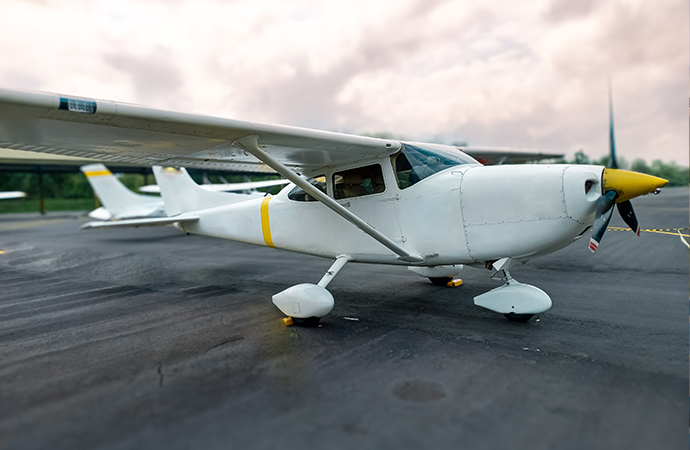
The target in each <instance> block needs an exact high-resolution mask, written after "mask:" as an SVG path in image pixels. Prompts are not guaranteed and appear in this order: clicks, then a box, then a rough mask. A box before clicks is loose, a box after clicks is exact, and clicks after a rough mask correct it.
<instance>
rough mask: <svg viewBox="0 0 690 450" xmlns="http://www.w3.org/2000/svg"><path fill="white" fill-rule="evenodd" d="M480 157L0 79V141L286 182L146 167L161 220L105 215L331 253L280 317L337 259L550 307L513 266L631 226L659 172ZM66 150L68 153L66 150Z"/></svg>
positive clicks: (300, 317) (321, 305) (287, 297)
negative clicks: (481, 282)
mask: <svg viewBox="0 0 690 450" xmlns="http://www.w3.org/2000/svg"><path fill="white" fill-rule="evenodd" d="M612 131H613V130H612V128H611V150H610V151H611V160H612V162H613V163H614V165H613V167H614V168H605V167H602V166H589V165H566V164H563V165H544V164H535V165H529V164H524V165H514V166H505V165H499V166H483V165H481V164H480V163H478V162H477V161H476V160H475V159H473V158H472V157H470V156H468V155H467V154H466V153H464V152H462V151H460V150H458V149H457V148H455V147H451V146H446V145H438V144H426V143H415V142H402V141H397V140H390V139H377V138H369V137H362V136H352V135H344V134H338V133H331V132H326V131H317V130H308V129H301V128H295V127H287V126H279V125H262V124H256V123H251V122H241V121H236V120H229V119H222V118H214V117H205V116H199V115H192V114H185V113H177V112H169V111H159V110H155V109H151V108H146V107H141V106H135V105H130V104H126V103H115V102H110V101H101V100H98V101H96V100H92V99H84V98H76V97H69V96H63V95H57V94H49V93H36V92H23V91H9V90H0V146H2V147H6V148H16V149H21V150H32V151H40V152H47V153H58V154H60V153H69V154H72V155H75V156H86V157H97V158H101V159H102V158H112V159H113V160H118V161H133V162H138V163H141V162H147V163H149V164H152V165H153V164H160V165H165V166H187V167H201V168H204V167H223V166H230V167H236V166H238V165H240V166H242V167H243V168H244V169H245V170H246V169H249V168H251V167H255V168H256V169H257V170H262V169H261V167H263V165H262V163H263V164H265V165H267V166H269V167H270V168H272V169H273V170H274V171H276V172H278V173H279V174H281V175H283V176H284V177H285V178H287V179H289V180H290V181H291V182H292V183H293V184H291V185H288V186H287V187H286V188H285V189H283V190H282V191H281V192H280V193H279V194H278V195H275V196H266V197H263V198H250V199H246V197H245V201H237V202H234V203H233V202H232V201H231V200H230V199H229V198H228V197H227V196H229V195H232V194H221V193H218V192H209V191H207V190H204V189H203V188H201V187H200V186H199V185H197V184H196V183H194V182H193V180H192V179H191V178H190V177H189V176H188V175H187V173H186V171H185V170H184V169H162V168H160V167H154V174H155V176H156V180H157V182H158V185H159V186H160V187H161V195H162V197H163V200H164V202H165V209H166V211H167V213H168V214H169V215H170V216H171V217H165V218H144V219H133V220H123V221H120V222H112V223H111V222H106V223H103V224H102V226H153V225H165V224H174V225H175V226H177V227H178V228H180V229H182V230H184V231H186V232H187V233H198V234H204V235H208V236H216V237H220V238H225V239H235V240H240V241H244V242H249V243H254V244H258V245H265V246H268V247H277V248H282V249H285V250H291V251H296V252H301V253H306V254H311V255H317V256H322V257H324V258H329V259H331V260H333V261H334V262H333V265H332V266H331V268H330V269H329V270H328V271H327V272H326V274H324V276H323V277H322V278H321V280H320V281H319V282H318V283H317V284H298V285H295V286H292V287H290V288H288V289H285V290H284V291H282V292H280V293H278V294H276V295H274V296H273V302H274V304H275V305H276V306H277V307H278V308H279V309H280V310H281V311H282V312H283V313H284V314H286V315H287V316H289V317H288V318H289V320H294V321H296V322H301V323H303V324H307V325H309V324H314V323H316V322H317V321H318V320H319V318H320V317H323V316H324V315H326V314H328V313H329V312H330V311H331V310H332V308H333V306H334V299H333V296H332V295H331V293H330V292H329V291H328V290H327V289H326V287H327V286H328V284H329V283H330V281H331V280H332V279H333V277H335V276H336V274H337V273H338V272H339V271H340V270H341V269H342V268H343V267H344V266H345V265H346V264H347V263H348V262H359V263H372V264H393V265H401V266H407V267H408V268H410V270H412V271H413V272H415V273H417V274H419V275H422V276H424V277H429V278H430V279H431V280H432V282H435V283H438V282H441V281H442V282H444V283H445V282H448V281H451V282H452V281H453V280H452V277H455V276H456V275H457V274H459V272H460V271H461V270H462V268H463V265H469V266H471V267H476V268H481V269H488V270H489V271H490V272H491V274H492V276H493V275H499V276H500V277H501V278H502V279H503V280H504V281H505V284H504V285H503V286H501V287H498V288H496V289H494V290H492V291H490V292H487V293H485V294H482V295H479V296H477V297H475V298H474V301H475V304H477V305H479V306H482V307H484V308H487V309H490V310H492V311H495V312H498V313H502V314H505V315H506V317H508V318H509V319H510V320H515V321H526V320H529V318H531V317H532V315H533V314H538V313H542V312H544V311H547V310H548V309H549V308H550V307H551V299H550V297H549V296H548V295H547V294H546V293H545V292H544V291H542V290H540V289H539V288H536V287H534V286H530V285H526V284H522V283H519V282H517V281H516V280H515V279H514V278H512V276H511V275H510V273H509V270H510V269H512V268H513V267H519V265H520V264H521V263H526V262H527V261H529V260H531V259H533V258H536V257H538V256H541V255H546V254H549V253H552V252H554V251H556V250H558V249H561V248H563V247H565V246H567V245H569V244H571V243H572V242H575V241H577V240H578V239H580V238H581V237H582V236H583V235H585V233H586V232H587V231H589V230H590V229H591V230H592V232H593V235H592V237H591V239H590V245H589V247H590V250H591V251H595V250H596V249H597V247H598V245H599V242H601V238H602V236H603V234H604V232H605V230H606V227H607V225H608V223H609V220H610V219H611V215H612V213H613V206H614V205H617V207H618V210H619V212H620V213H621V216H622V217H623V219H624V220H625V222H626V223H627V224H628V225H629V226H630V228H631V229H632V230H633V231H639V224H638V221H637V218H636V217H635V213H634V211H633V209H632V204H631V202H630V199H632V198H634V197H637V196H639V195H644V194H647V193H650V192H654V191H656V190H657V189H658V188H659V187H661V186H664V185H665V184H666V183H667V181H666V180H663V179H661V178H657V177H653V176H649V175H644V174H641V173H636V172H629V171H625V170H618V169H616V168H615V167H616V166H615V151H614V150H615V149H614V144H613V133H612ZM65 149H69V150H65Z"/></svg>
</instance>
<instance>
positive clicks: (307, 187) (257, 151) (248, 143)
mask: <svg viewBox="0 0 690 450" xmlns="http://www.w3.org/2000/svg"><path fill="white" fill-rule="evenodd" d="M232 145H235V146H238V147H240V148H242V149H243V150H246V151H247V152H249V153H251V154H252V155H254V156H256V157H257V158H259V159H260V160H261V161H263V162H264V163H265V164H266V165H267V166H269V167H270V168H271V169H273V170H275V171H276V172H278V173H279V174H281V175H282V176H284V177H285V178H287V179H288V180H290V181H292V182H293V183H295V184H296V185H297V186H299V187H300V188H302V189H303V190H304V192H306V193H307V194H309V195H311V196H312V197H314V198H315V199H317V200H318V201H320V202H321V203H323V204H324V205H326V206H327V207H328V208H330V209H332V210H333V211H334V212H335V213H336V214H338V215H340V216H341V217H343V218H344V219H345V220H347V221H348V222H350V223H352V224H353V225H354V226H356V227H357V228H359V229H360V230H362V231H363V232H365V233H366V234H368V235H369V236H371V237H372V238H374V239H375V240H377V241H378V242H380V243H381V244H383V245H384V246H385V247H387V248H388V249H390V250H391V251H392V252H393V253H395V254H396V255H398V259H399V260H400V261H405V262H410V263H417V264H419V263H423V262H425V261H426V258H425V257H424V256H422V255H420V254H418V253H414V254H413V253H409V252H408V251H406V250H405V249H404V248H402V247H401V246H399V245H398V244H396V243H395V242H393V241H392V240H391V239H389V238H388V237H386V236H385V235H383V234H382V233H380V232H379V231H378V230H376V228H374V227H372V226H371V225H369V224H368V223H366V222H365V221H364V220H362V219H360V218H359V217H357V216H356V215H354V214H353V213H352V212H350V210H348V209H347V208H345V207H344V206H343V205H341V204H340V203H338V202H336V201H335V200H333V199H332V198H331V197H329V196H328V195H326V194H324V193H323V192H321V191H320V190H319V189H317V188H315V187H314V186H312V185H311V184H310V183H308V182H307V181H306V180H305V179H304V178H302V177H300V176H299V175H297V174H296V173H295V172H293V171H292V170H290V169H288V168H287V167H285V166H284V165H283V164H282V163H280V162H279V161H277V160H275V159H274V158H273V157H271V156H270V155H269V154H268V153H266V152H264V151H263V150H262V149H261V147H260V146H259V136H257V135H255V134H253V135H249V136H245V137H243V138H241V139H238V140H236V141H235V142H233V144H232Z"/></svg>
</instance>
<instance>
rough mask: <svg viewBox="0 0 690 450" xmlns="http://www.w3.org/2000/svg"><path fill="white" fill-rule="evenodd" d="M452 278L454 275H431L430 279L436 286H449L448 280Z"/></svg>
mask: <svg viewBox="0 0 690 450" xmlns="http://www.w3.org/2000/svg"><path fill="white" fill-rule="evenodd" d="M452 279H453V278H452V277H429V281H431V283H432V284H433V285H434V286H447V285H448V282H449V281H450V280H452Z"/></svg>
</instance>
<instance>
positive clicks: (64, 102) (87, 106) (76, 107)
mask: <svg viewBox="0 0 690 450" xmlns="http://www.w3.org/2000/svg"><path fill="white" fill-rule="evenodd" d="M58 109H62V110H65V111H72V112H77V113H86V114H95V113H96V102H95V101H93V100H88V99H80V98H67V97H60V106H58Z"/></svg>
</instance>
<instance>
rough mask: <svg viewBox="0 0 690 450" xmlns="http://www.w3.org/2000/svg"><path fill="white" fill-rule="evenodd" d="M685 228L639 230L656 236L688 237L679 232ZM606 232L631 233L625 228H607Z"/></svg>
mask: <svg viewBox="0 0 690 450" xmlns="http://www.w3.org/2000/svg"><path fill="white" fill-rule="evenodd" d="M686 229H687V227H684V228H641V229H640V231H644V232H645V233H658V234H670V235H673V236H677V235H679V234H680V235H681V236H685V237H690V235H688V234H682V233H681V231H684V230H686ZM606 231H632V230H631V229H630V228H625V227H607V228H606Z"/></svg>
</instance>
